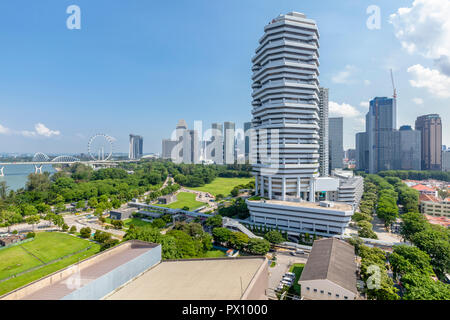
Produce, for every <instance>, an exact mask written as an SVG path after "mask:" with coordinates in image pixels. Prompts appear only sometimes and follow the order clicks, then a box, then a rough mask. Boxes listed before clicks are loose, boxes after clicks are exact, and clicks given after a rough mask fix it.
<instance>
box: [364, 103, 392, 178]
mask: <svg viewBox="0 0 450 320" xmlns="http://www.w3.org/2000/svg"><path fill="white" fill-rule="evenodd" d="M396 128H397V106H396V101H395V99H391V98H386V97H376V98H374V99H373V100H371V101H370V107H369V112H367V114H366V132H365V133H361V134H358V135H357V141H356V145H357V146H356V149H357V151H356V153H357V154H358V157H357V161H356V162H357V168H358V169H363V170H366V171H368V172H369V173H376V172H378V171H381V170H392V169H394V161H395V159H394V156H395V155H394V153H393V152H392V151H393V150H394V147H395V145H394V143H395V141H394V136H393V135H394V132H395V131H396ZM358 146H359V147H358ZM361 147H364V148H365V149H361ZM363 155H364V157H363ZM362 164H364V165H365V166H364V167H361V165H362Z"/></svg>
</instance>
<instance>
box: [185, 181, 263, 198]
mask: <svg viewBox="0 0 450 320" xmlns="http://www.w3.org/2000/svg"><path fill="white" fill-rule="evenodd" d="M254 180H255V178H220V177H219V178H215V179H214V181H213V182H211V183H208V184H205V185H204V186H203V187H196V188H189V189H192V190H197V191H203V192H209V193H211V194H212V195H214V196H217V195H218V194H223V195H224V196H225V197H227V196H229V195H230V192H231V190H233V188H234V187H235V186H237V185H240V184H247V183H249V182H250V181H254Z"/></svg>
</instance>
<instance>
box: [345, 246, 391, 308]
mask: <svg viewBox="0 0 450 320" xmlns="http://www.w3.org/2000/svg"><path fill="white" fill-rule="evenodd" d="M349 242H350V243H351V244H353V246H354V247H355V253H356V254H357V255H358V256H360V257H361V267H360V276H361V279H362V280H363V281H364V283H365V286H364V288H363V289H362V290H363V291H364V292H365V293H366V296H367V298H368V299H376V300H398V299H399V298H400V297H399V296H398V295H397V291H398V289H397V288H395V287H394V282H393V281H392V279H391V278H390V277H389V275H388V273H387V269H388V265H387V262H386V254H385V253H384V251H383V250H381V249H379V248H376V247H372V248H369V247H368V246H365V245H363V244H362V240H361V239H359V238H353V239H350V241H349Z"/></svg>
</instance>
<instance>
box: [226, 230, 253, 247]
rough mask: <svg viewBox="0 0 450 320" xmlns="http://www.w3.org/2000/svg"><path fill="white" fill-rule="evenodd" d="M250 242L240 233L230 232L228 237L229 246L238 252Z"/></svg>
mask: <svg viewBox="0 0 450 320" xmlns="http://www.w3.org/2000/svg"><path fill="white" fill-rule="evenodd" d="M249 241H250V239H249V237H248V236H247V235H246V234H245V233H242V232H232V233H231V237H230V244H231V245H232V246H233V248H236V249H238V250H242V249H244V248H245V247H246V246H247V244H248V242H249Z"/></svg>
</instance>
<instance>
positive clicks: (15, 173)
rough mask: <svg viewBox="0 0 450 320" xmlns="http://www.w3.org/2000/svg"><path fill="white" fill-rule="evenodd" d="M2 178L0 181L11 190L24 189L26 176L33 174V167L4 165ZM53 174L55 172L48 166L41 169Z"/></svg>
mask: <svg viewBox="0 0 450 320" xmlns="http://www.w3.org/2000/svg"><path fill="white" fill-rule="evenodd" d="M4 167H5V169H3V173H4V174H5V176H4V177H0V181H6V185H7V186H8V187H9V189H11V190H17V189H20V188H24V187H25V184H26V182H27V178H28V175H29V174H30V173H34V165H24V164H21V165H6V166H4ZM45 171H47V172H50V173H55V172H56V170H55V169H54V168H53V167H52V166H51V165H49V164H46V165H44V166H43V167H42V172H45Z"/></svg>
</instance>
